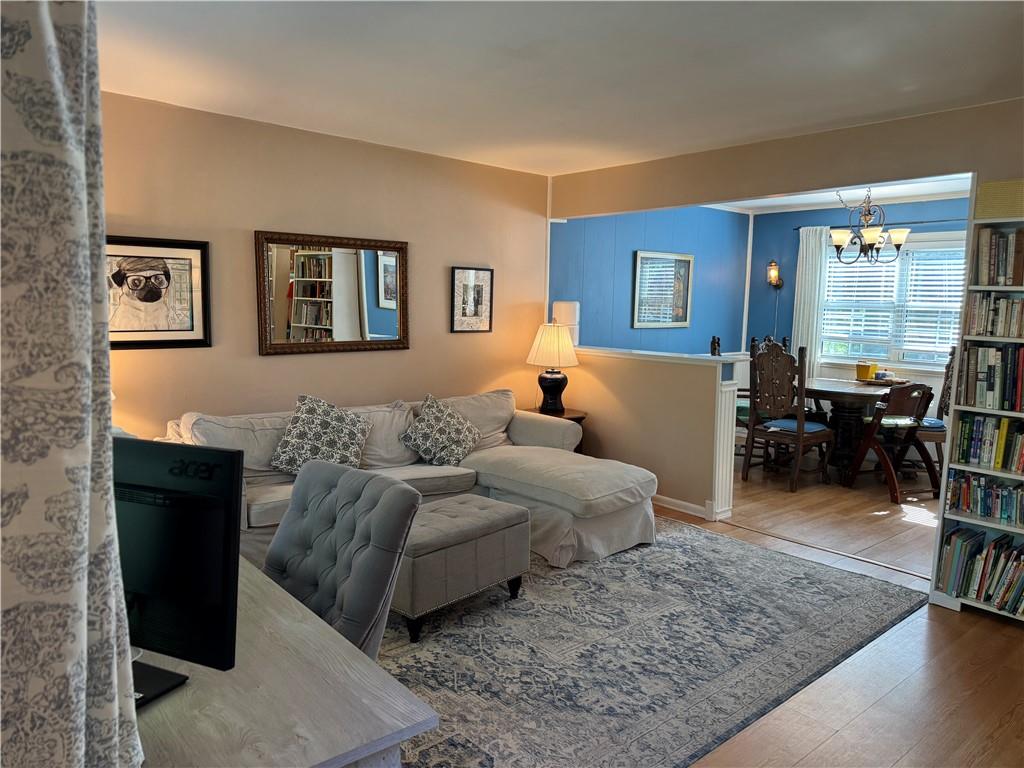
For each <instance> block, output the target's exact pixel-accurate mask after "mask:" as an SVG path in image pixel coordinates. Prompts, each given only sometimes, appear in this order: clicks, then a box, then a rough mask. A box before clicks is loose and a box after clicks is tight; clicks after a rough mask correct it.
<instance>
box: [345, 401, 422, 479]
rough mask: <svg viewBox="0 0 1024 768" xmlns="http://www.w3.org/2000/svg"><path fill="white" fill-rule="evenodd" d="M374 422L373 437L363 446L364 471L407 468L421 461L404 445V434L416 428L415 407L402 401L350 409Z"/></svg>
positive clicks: (371, 425)
mask: <svg viewBox="0 0 1024 768" xmlns="http://www.w3.org/2000/svg"><path fill="white" fill-rule="evenodd" d="M346 410H349V411H351V412H352V413H356V414H359V415H360V416H362V417H363V418H364V419H367V420H368V421H369V422H370V434H369V436H368V437H367V438H366V442H365V443H364V444H363V457H362V459H361V461H360V463H359V466H360V467H362V468H363V469H381V468H386V467H403V466H405V465H406V464H412V463H413V462H416V461H419V458H420V457H419V455H417V453H416V451H414V450H412V449H411V448H409V447H408V446H407V445H406V444H405V443H403V442H402V433H404V432H406V431H407V430H408V429H409V427H411V426H412V422H413V419H414V417H413V414H412V407H411V406H410V405H408V404H407V403H403V402H402V401H401V400H396V401H395V402H393V403H391V404H390V405H367V406H361V407H358V408H347V409H346Z"/></svg>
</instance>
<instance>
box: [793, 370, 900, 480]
mask: <svg viewBox="0 0 1024 768" xmlns="http://www.w3.org/2000/svg"><path fill="white" fill-rule="evenodd" d="M888 392H889V386H888V385H887V384H881V383H879V384H868V383H866V382H861V381H857V380H855V379H826V378H810V379H807V382H806V385H805V387H804V394H805V395H806V396H807V397H809V398H813V399H814V400H815V401H821V400H828V401H829V403H831V405H832V410H831V413H830V414H829V417H828V425H829V427H830V428H831V429H832V431H833V432H834V433H835V436H836V441H835V445H834V447H833V449H832V458H831V459H830V460H829V463H830V464H832V465H833V466H835V467H838V468H839V469H840V470H845V469H846V468H847V467H848V466H849V465H850V462H851V461H852V460H853V455H854V453H856V451H857V446H858V445H860V441H861V437H862V436H863V434H864V417H865V416H868V415H870V414H871V413H872V412H873V410H874V406H875V403H877V402H878V401H879V400H880V399H881V397H882V395H885V394H887V393H888Z"/></svg>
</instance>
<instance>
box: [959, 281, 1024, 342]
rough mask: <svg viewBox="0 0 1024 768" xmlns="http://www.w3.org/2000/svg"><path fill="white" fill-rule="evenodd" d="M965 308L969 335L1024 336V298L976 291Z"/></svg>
mask: <svg viewBox="0 0 1024 768" xmlns="http://www.w3.org/2000/svg"><path fill="white" fill-rule="evenodd" d="M964 309H965V311H966V312H967V320H966V322H965V323H964V329H965V333H966V334H967V335H968V336H1024V299H1011V298H1008V297H1006V296H999V295H996V294H993V293H987V292H986V293H979V292H975V293H971V294H969V296H968V298H967V302H966V306H965V308H964Z"/></svg>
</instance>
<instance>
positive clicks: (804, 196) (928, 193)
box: [711, 173, 971, 213]
mask: <svg viewBox="0 0 1024 768" xmlns="http://www.w3.org/2000/svg"><path fill="white" fill-rule="evenodd" d="M870 189H871V199H872V200H874V201H875V202H876V203H909V202H914V201H919V200H948V199H951V198H956V197H967V196H969V195H970V194H971V174H969V173H958V174H954V175H949V176H932V177H931V178H927V179H915V180H913V181H899V182H887V183H883V184H872V185H871V187H870ZM867 191H868V187H839V188H838V189H823V190H819V191H817V192H801V193H800V194H796V195H775V196H773V197H759V198H756V199H754V200H734V201H732V202H729V203H723V204H722V205H716V206H711V207H714V208H725V209H727V210H731V211H740V212H741V213H774V212H776V211H807V210H812V209H815V208H836V207H838V206H839V205H840V203H839V199H838V198H837V197H836V192H839V193H840V194H841V195H842V196H843V200H844V201H846V204H847V205H857V204H858V203H860V201H861V200H863V199H864V194H865V193H866V192H867Z"/></svg>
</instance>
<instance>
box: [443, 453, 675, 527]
mask: <svg viewBox="0 0 1024 768" xmlns="http://www.w3.org/2000/svg"><path fill="white" fill-rule="evenodd" d="M460 466H463V467H468V468H469V469H475V470H476V479H477V483H479V484H480V485H483V486H486V487H488V488H498V489H500V490H503V491H508V492H511V493H516V494H519V495H521V496H525V497H528V498H534V499H538V500H540V501H546V502H548V503H549V504H553V505H555V506H558V507H561V508H562V509H566V510H568V511H569V512H571V513H572V514H573V515H574V516H575V517H597V516H599V515H605V514H608V513H609V512H615V511H617V510H619V509H622V508H623V507H628V506H630V505H631V504H638V503H640V502H642V501H645V500H646V499H649V498H650V497H651V496H653V495H654V492H655V491H656V490H657V489H658V478H656V477H655V476H654V475H653V474H652V473H650V472H648V471H647V470H646V469H642V468H640V467H634V466H632V465H631V464H623V463H622V462H620V461H610V460H608V459H595V458H593V457H591V456H582V455H580V454H578V453H570V452H569V451H563V450H559V449H558V448H541V447H537V446H525V445H503V446H499V447H497V448H488V449H486V450H483V451H474V452H473V453H472V454H470V455H469V456H467V457H466V458H465V459H464V460H463V461H462V463H461V465H460Z"/></svg>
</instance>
